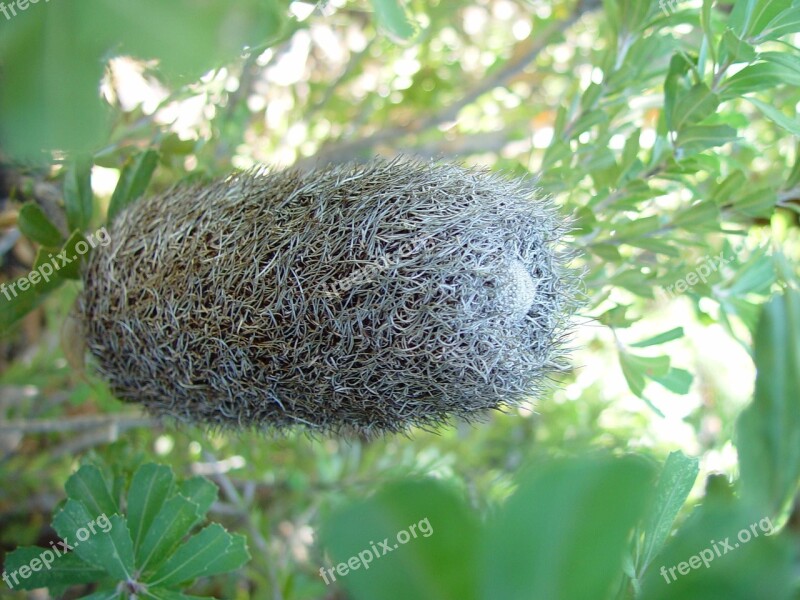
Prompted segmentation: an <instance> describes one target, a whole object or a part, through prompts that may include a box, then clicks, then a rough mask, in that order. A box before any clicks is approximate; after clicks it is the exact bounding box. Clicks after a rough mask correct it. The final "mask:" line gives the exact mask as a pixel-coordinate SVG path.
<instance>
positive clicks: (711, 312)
mask: <svg viewBox="0 0 800 600" xmlns="http://www.w3.org/2000/svg"><path fill="white" fill-rule="evenodd" d="M798 31H800V3H798V2H797V0H739V1H737V2H712V1H709V0H706V1H688V2H663V1H662V2H651V1H650V0H604V1H602V2H599V1H593V0H585V1H578V2H576V1H574V0H568V1H554V2H551V3H545V2H539V1H538V0H479V1H475V2H466V1H458V0H453V1H447V2H445V1H444V0H439V1H436V0H433V1H430V2H422V1H421V0H410V1H409V2H405V3H401V2H397V1H396V0H372V1H371V2H367V1H366V0H364V1H346V0H329V1H322V2H319V3H316V4H314V3H311V2H299V1H295V2H288V1H280V0H243V1H241V2H237V3H232V4H228V3H223V2H218V1H212V0H203V1H202V2H197V1H195V2H188V1H183V0H180V1H178V0H176V1H173V2H170V3H166V4H165V3H162V2H156V0H150V1H147V2H143V1H142V0H139V1H137V2H136V3H135V4H134V2H133V0H85V1H82V2H80V3H77V2H65V1H59V0H54V1H53V2H52V3H47V4H44V3H39V4H31V5H30V6H28V8H27V9H26V10H25V11H24V12H23V11H19V10H18V14H17V15H16V16H13V17H12V18H3V17H0V148H2V155H0V227H2V234H1V235H0V257H2V265H1V269H2V270H1V271H0V281H4V282H6V283H10V282H12V281H14V280H15V279H16V278H18V277H21V276H24V275H26V274H27V273H28V272H29V271H30V270H31V269H32V267H33V266H34V265H36V264H37V261H39V260H41V259H42V256H43V255H44V254H43V251H48V252H49V251H52V250H59V249H60V248H62V247H63V248H67V249H68V248H74V244H75V242H76V240H77V239H80V237H79V236H81V235H82V234H87V233H88V232H91V231H94V230H95V229H96V228H97V227H100V226H101V225H102V224H103V223H104V222H105V221H106V218H110V217H112V216H113V214H115V213H116V212H117V211H119V210H121V209H122V208H124V206H125V205H126V204H127V203H129V202H132V201H135V199H136V198H137V197H139V196H141V195H142V194H143V193H145V191H148V192H154V191H158V190H163V189H166V188H167V187H169V186H171V185H173V184H175V183H177V182H181V181H187V180H188V181H196V180H205V179H209V178H213V177H219V176H224V175H225V174H227V173H228V172H229V171H230V170H231V169H247V168H250V167H252V166H254V165H257V164H260V163H265V164H268V165H273V166H275V167H278V168H280V167H287V166H292V165H294V166H297V167H298V168H302V169H309V168H313V167H314V166H316V165H323V164H327V163H330V162H342V161H346V160H365V159H367V158H369V157H370V156H373V155H375V154H380V155H384V156H394V155H397V154H401V153H402V154H410V155H414V156H419V157H424V158H434V159H438V160H455V161H459V162H462V163H465V164H470V165H483V166H487V167H490V168H492V169H496V170H500V171H503V172H506V173H508V174H510V175H514V176H523V177H528V178H529V179H530V180H531V181H532V182H535V184H536V185H538V186H539V187H541V188H542V189H543V190H544V191H545V192H547V193H550V194H553V195H554V196H555V197H556V198H557V200H558V202H559V203H560V204H561V205H562V206H563V207H564V213H565V215H571V216H572V218H573V219H574V227H575V230H574V233H573V235H572V238H571V240H570V243H571V245H572V246H573V247H574V248H575V250H576V259H575V268H577V269H581V270H584V271H585V273H586V275H585V288H586V289H585V292H586V305H585V306H584V307H583V308H582V310H581V313H580V314H579V315H578V319H577V321H578V325H577V327H576V330H575V333H574V336H573V338H572V340H571V342H570V343H571V344H572V346H574V348H575V352H574V354H573V364H574V369H573V370H572V371H571V372H570V373H567V374H564V376H563V377H562V378H561V379H560V380H559V381H558V382H556V383H557V385H555V386H554V389H553V393H552V396H548V397H545V398H540V399H537V400H536V401H535V402H532V404H531V405H530V406H526V407H521V408H515V409H510V410H509V411H508V412H507V413H506V414H500V413H498V414H492V415H488V416H487V420H486V422H485V423H484V424H480V425H475V426H466V425H463V424H458V423H454V424H453V426H452V427H449V428H446V429H443V430H441V431H440V432H438V433H437V434H431V433H425V432H414V433H413V435H411V436H409V437H407V438H406V437H389V438H386V439H381V440H374V441H370V442H364V441H360V440H349V441H347V440H337V439H309V438H308V437H306V436H305V435H302V434H298V435H289V436H287V437H285V438H281V439H268V438H264V437H262V436H258V435H252V434H242V435H240V436H233V435H225V436H222V435H215V434H213V433H208V432H204V431H200V430H197V429H193V428H189V427H185V428H180V429H173V428H165V427H164V426H163V425H161V424H159V423H156V422H153V421H152V420H150V419H149V418H148V417H146V416H143V415H141V414H139V413H138V412H136V411H135V409H134V407H131V406H125V405H123V404H121V403H120V402H119V401H117V400H115V399H114V398H113V397H112V395H111V394H110V392H109V391H108V389H107V388H106V387H105V386H104V384H103V383H102V382H101V381H99V380H97V379H96V378H95V377H93V376H92V374H91V369H89V370H87V371H84V370H83V369H82V368H81V366H80V363H81V360H80V359H81V357H80V352H79V351H76V348H78V347H79V346H78V345H77V343H76V341H75V339H74V336H73V334H72V329H73V328H74V327H73V326H72V324H71V320H70V318H69V311H70V307H71V305H72V303H73V301H74V299H75V296H76V293H77V289H78V288H77V285H78V284H77V283H76V282H75V281H73V280H72V279H73V278H75V277H76V275H77V273H76V272H66V271H65V272H60V275H59V277H58V278H57V280H56V281H55V282H54V283H53V285H48V286H38V287H35V288H33V289H31V290H30V291H29V292H28V293H25V294H20V295H19V297H16V298H13V299H8V298H6V297H3V296H0V303H2V313H0V329H2V330H3V331H4V332H5V333H6V335H5V337H4V338H3V339H2V341H0V453H1V454H0V481H2V482H3V486H2V489H0V548H1V549H2V551H10V550H12V549H14V548H15V547H16V546H17V545H31V544H38V545H46V544H47V542H48V541H51V540H54V539H56V537H55V536H56V533H55V532H54V531H53V530H52V529H51V528H50V527H49V525H48V524H49V523H50V517H51V513H52V511H53V510H54V508H55V507H56V505H57V504H58V503H59V502H60V501H61V500H62V499H63V497H64V493H63V484H64V482H65V481H66V479H67V478H68V477H69V475H70V474H71V473H72V472H73V471H74V470H75V469H76V468H77V466H78V465H79V464H80V462H81V461H89V462H93V463H96V464H98V465H107V466H110V465H123V466H124V468H125V470H126V471H132V470H134V469H135V467H136V466H137V465H139V464H141V463H144V462H148V461H150V460H157V461H158V462H160V463H163V464H167V465H170V466H172V468H173V469H174V471H175V472H176V473H178V474H179V475H180V476H182V477H188V476H191V475H207V476H209V477H211V478H212V479H213V480H214V481H215V482H216V483H217V484H218V485H219V486H220V488H221V493H220V498H219V500H218V501H217V502H216V503H215V504H214V505H213V506H212V507H211V511H210V514H211V516H212V517H213V518H214V519H215V520H217V521H220V522H223V523H224V524H225V525H226V526H227V527H228V528H229V529H232V530H235V531H239V532H242V533H244V534H246V535H247V536H248V538H249V546H250V549H251V554H252V555H253V560H252V561H251V562H250V563H249V564H248V566H247V567H245V568H244V569H242V570H240V571H239V572H238V573H237V574H233V575H227V576H220V577H215V578H205V579H201V580H200V581H199V582H198V583H197V584H196V585H195V587H193V588H192V591H193V593H198V594H200V593H203V594H216V595H217V597H224V598H251V597H252V598H272V599H276V598H284V599H287V600H289V599H297V600H302V599H312V598H330V599H333V598H348V597H352V598H394V597H397V598H410V597H415V598H459V600H461V599H463V598H470V597H472V595H474V597H475V598H479V597H480V598H503V599H504V600H507V599H509V598H568V599H569V598H589V597H591V598H605V597H608V598H614V597H618V598H631V597H638V598H704V599H706V598H717V597H718V598H742V599H751V598H755V597H770V598H800V586H799V585H798V581H800V559H798V554H800V553H798V541H797V534H798V532H799V531H800V515H799V514H798V508H797V503H798V501H797V485H798V478H799V476H800V381H798V378H800V312H798V311H800V305H798V296H797V291H796V290H797V281H798V280H797V264H798V262H799V261H798V259H800V244H799V243H798V214H800V143H798V139H797V138H798V136H800V120H798V117H797V107H798V103H799V102H800V50H799V49H798V48H797V44H798V42H800V37H798ZM243 48H244V52H242V49H243ZM209 69H211V70H209ZM701 275H703V276H702V277H701ZM59 286H60V287H59ZM55 289H57V290H58V291H57V292H56V293H52V292H53V291H54V290H55ZM770 298H772V300H770ZM767 301H769V304H766V306H767V308H766V309H765V308H764V306H765V303H766V302H767ZM762 314H763V316H762ZM759 323H760V325H759ZM756 367H757V368H758V378H756ZM751 400H752V404H749V406H748V403H750V402H751ZM746 406H748V408H746V410H745V407H746ZM740 415H742V416H741V418H739V416H740ZM737 419H738V421H737ZM675 451H681V452H682V454H677V453H674V454H670V453H671V452H675ZM621 455H634V457H626V458H621V459H620V458H613V457H619V456H621ZM686 455H689V456H696V457H698V458H697V460H693V459H689V458H686ZM668 456H669V459H668ZM553 461H555V462H553ZM526 469H527V470H528V471H530V473H529V475H527V476H526V475H524V474H521V472H522V471H525V470H526ZM419 479H422V480H424V481H422V482H418V481H417V482H416V483H415V481H416V480H419ZM431 479H432V480H434V482H435V483H431V482H430V481H429V480H431ZM391 482H395V483H393V484H392V485H394V486H399V487H391V486H390V487H388V488H385V489H384V486H385V485H386V484H387V483H391ZM387 490H388V492H387ZM373 492H377V495H374V496H372V495H371V494H372V493H373ZM687 497H688V500H687ZM398 498H401V499H404V500H403V501H402V502H401V501H399V500H398ZM684 501H686V502H684ZM428 512H429V513H430V515H431V523H432V525H433V529H434V534H433V535H432V536H431V537H430V538H428V539H420V540H414V541H413V542H411V543H409V544H408V545H407V546H404V547H403V549H402V550H400V551H398V553H396V554H393V555H392V557H386V558H385V559H382V560H381V561H379V562H380V564H379V565H377V566H376V567H375V568H374V569H371V570H370V571H359V572H354V573H351V574H349V575H348V576H347V577H342V578H340V580H339V581H338V582H337V585H334V586H326V585H325V583H324V582H323V580H322V578H321V577H320V576H319V574H318V571H319V568H320V567H321V566H323V565H325V566H330V565H335V564H336V563H338V562H340V561H346V560H347V558H348V557H349V556H351V555H352V554H353V553H354V551H357V550H359V549H363V548H365V547H367V546H368V542H369V541H370V540H372V539H377V538H380V539H383V538H384V537H386V536H392V535H394V534H395V533H396V532H397V531H398V530H399V529H402V528H403V527H405V526H407V525H408V523H410V522H416V521H418V520H419V519H421V518H424V517H425V516H426V514H427V513H428ZM423 513H425V514H423ZM434 514H435V515H440V517H439V518H438V520H436V519H434V518H433V515H434ZM448 515H449V516H448ZM767 516H768V517H770V518H772V519H773V522H774V523H775V525H776V527H778V526H780V527H781V528H782V531H781V534H780V535H778V536H770V538H769V539H768V540H763V539H762V540H754V541H752V542H749V543H748V545H747V547H746V549H744V548H743V549H741V550H738V551H737V552H738V553H737V554H736V556H731V557H722V558H719V559H718V562H717V563H714V564H713V565H712V567H711V568H709V569H702V570H700V571H693V572H692V573H690V574H689V575H685V576H682V577H680V578H679V579H678V581H677V582H673V583H670V584H667V583H665V582H664V581H663V580H662V579H661V576H660V575H659V574H658V568H660V567H661V566H662V565H666V566H672V565H675V564H678V563H679V562H681V561H685V560H688V559H689V558H690V556H692V555H693V554H696V553H698V552H700V551H701V550H702V549H703V548H706V547H708V546H709V543H710V540H714V539H716V540H718V539H720V537H721V536H722V537H724V536H735V535H736V532H737V531H738V530H739V529H741V528H747V527H748V526H749V525H750V524H751V523H754V522H757V521H758V520H759V519H761V518H763V517H767ZM362 517H363V518H362ZM676 519H677V520H676ZM406 521H408V523H406ZM673 521H675V523H673ZM681 523H683V526H682V527H680V528H679V530H678V534H677V535H676V536H674V537H670V531H671V530H672V528H673V525H674V524H675V525H678V524H681ZM632 530H633V531H634V533H633V534H631V535H629V532H630V531H632ZM714 536H717V537H714ZM665 543H666V544H667V545H666V549H664V548H665V547H664V544H665ZM426 545H427V546H426ZM401 556H404V557H405V558H400V557H401ZM726 561H727V562H726ZM384 563H385V564H384ZM440 563H441V564H442V565H445V566H442V567H441V568H438V567H437V565H439V564H440ZM446 565H451V566H449V567H447V566H446ZM452 565H456V566H455V567H454V566H452ZM465 582H469V584H470V585H468V586H465V585H464V583H465ZM339 584H341V585H339ZM767 584H768V585H767ZM465 589H466V590H469V591H468V592H465V591H464V590H465ZM764 589H767V590H769V593H768V594H767V595H766V596H763V595H760V592H759V591H758V590H764ZM87 590H88V588H80V587H76V588H75V589H73V590H72V592H71V593H72V595H71V596H67V597H77V596H78V595H80V594H81V593H85V592H86V591H87ZM3 594H7V595H9V597H13V596H14V595H13V594H11V593H10V592H8V591H7V590H4V592H3ZM465 594H466V595H465ZM470 594H472V595H470ZM4 597H5V596H4ZM19 597H23V596H22V594H21V593H20V594H19ZM37 597H46V596H41V595H40V596H37Z"/></svg>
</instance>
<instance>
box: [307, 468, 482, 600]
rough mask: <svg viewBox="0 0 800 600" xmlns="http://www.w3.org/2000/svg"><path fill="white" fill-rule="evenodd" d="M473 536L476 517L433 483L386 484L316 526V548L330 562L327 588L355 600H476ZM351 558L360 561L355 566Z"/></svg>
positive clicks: (475, 540) (475, 535)
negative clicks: (332, 587)
mask: <svg viewBox="0 0 800 600" xmlns="http://www.w3.org/2000/svg"><path fill="white" fill-rule="evenodd" d="M412 527H413V532H412ZM401 532H405V533H401ZM479 534H480V530H479V524H478V521H477V518H476V516H475V514H474V513H473V512H472V511H471V510H469V509H468V508H467V506H466V505H465V504H464V503H463V502H462V501H461V499H460V498H459V497H458V496H456V495H455V494H454V493H453V492H452V491H450V490H448V489H447V488H445V487H444V486H442V485H441V484H440V483H437V482H434V481H418V482H400V483H393V484H390V485H387V486H385V487H384V488H383V489H382V490H381V491H379V492H378V493H377V494H376V495H375V496H373V497H372V498H369V499H366V500H362V501H360V502H357V503H355V504H351V505H349V506H346V507H344V508H342V509H340V510H338V511H336V512H334V514H333V515H331V516H330V517H329V518H328V519H326V521H325V522H324V523H323V527H322V533H321V539H322V544H323V547H324V548H325V549H326V550H327V551H328V552H329V554H330V555H331V557H332V559H333V561H334V565H333V569H332V573H330V572H328V573H326V577H327V581H329V582H331V583H334V582H335V583H336V584H338V585H341V586H343V587H344V588H345V589H346V590H347V591H348V593H349V594H350V595H351V596H352V597H353V598H354V599H362V598H364V599H366V598H380V599H381V600H407V599H409V598H431V597H436V598H439V599H452V600H477V598H478V596H477V587H478V567H479V563H478V562H477V552H478V546H477V544H478V541H479V539H480V535H479ZM405 535H409V539H408V540H407V541H406V543H405V544H400V541H402V540H399V539H398V536H402V537H403V539H405ZM382 543H385V544H386V547H383V546H382ZM395 546H396V547H395ZM376 551H377V552H376ZM351 557H360V558H359V560H353V561H352V565H354V566H348V564H347V563H348V562H350V560H351ZM346 561H347V562H346ZM337 562H340V564H342V565H343V566H342V567H341V571H339V572H337V568H336V567H337V565H336V563H337ZM345 567H346V568H347V570H348V571H349V572H347V574H346V576H345V575H343V574H342V571H344V570H345Z"/></svg>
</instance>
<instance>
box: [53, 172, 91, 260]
mask: <svg viewBox="0 0 800 600" xmlns="http://www.w3.org/2000/svg"><path fill="white" fill-rule="evenodd" d="M64 207H65V209H66V213H67V223H68V224H69V229H70V231H74V230H76V229H77V230H78V231H84V230H85V229H86V228H87V227H89V223H90V222H91V220H92V213H93V211H94V193H93V192H92V159H91V158H81V159H78V160H75V161H73V162H72V164H71V165H70V167H69V168H68V169H67V173H66V175H65V176H64ZM52 245H54V246H55V245H57V244H52Z"/></svg>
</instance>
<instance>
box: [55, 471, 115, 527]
mask: <svg viewBox="0 0 800 600" xmlns="http://www.w3.org/2000/svg"><path fill="white" fill-rule="evenodd" d="M64 487H65V489H66V492H67V496H69V497H70V498H72V499H73V500H77V501H78V502H81V503H83V505H84V506H85V507H86V509H87V510H88V511H89V514H90V515H91V517H92V518H96V517H98V516H100V515H106V516H110V515H113V514H117V513H119V512H120V510H119V506H118V505H117V502H116V501H115V500H114V499H113V498H112V497H111V492H110V491H109V489H108V485H107V484H106V480H105V477H103V473H102V471H100V469H98V468H97V467H95V466H94V465H83V466H82V467H81V468H80V469H78V470H77V471H76V472H75V473H74V474H73V475H72V476H71V477H70V478H69V479H68V480H67V483H66V485H65V486H64Z"/></svg>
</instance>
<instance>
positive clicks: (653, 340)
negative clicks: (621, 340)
mask: <svg viewBox="0 0 800 600" xmlns="http://www.w3.org/2000/svg"><path fill="white" fill-rule="evenodd" d="M682 337H683V327H676V328H675V329H670V330H669V331H665V332H664V333H659V334H658V335H654V336H653V337H649V338H647V339H644V340H642V341H641V342H636V343H635V344H631V348H646V347H647V346H657V345H658V344H665V343H667V342H671V341H672V340H677V339H678V338H682Z"/></svg>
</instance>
